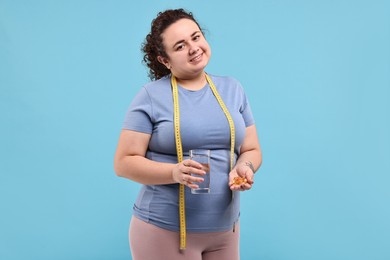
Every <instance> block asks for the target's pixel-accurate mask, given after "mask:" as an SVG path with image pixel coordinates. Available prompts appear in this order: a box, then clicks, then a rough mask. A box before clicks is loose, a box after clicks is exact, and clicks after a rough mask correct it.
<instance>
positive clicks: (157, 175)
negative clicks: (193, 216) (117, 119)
mask: <svg viewBox="0 0 390 260" xmlns="http://www.w3.org/2000/svg"><path fill="white" fill-rule="evenodd" d="M150 137H151V135H150V134H145V133H140V132H136V131H131V130H122V132H121V134H120V137H119V142H118V147H117V150H116V153H115V157H114V170H115V172H116V174H117V175H118V176H120V177H124V178H127V179H130V180H133V181H136V182H139V183H142V184H147V185H157V184H171V183H182V184H185V185H187V186H189V187H196V186H197V185H194V184H192V182H195V181H200V180H202V178H195V177H192V176H190V175H189V174H188V173H189V172H193V173H196V172H197V173H198V174H202V173H204V172H203V171H201V170H198V169H196V168H201V165H199V164H198V163H196V162H194V161H191V160H185V161H183V162H182V163H180V164H173V163H163V162H156V161H153V160H149V159H147V158H146V157H145V155H146V151H147V148H148V145H149V141H150Z"/></svg>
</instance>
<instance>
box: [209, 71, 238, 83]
mask: <svg viewBox="0 0 390 260" xmlns="http://www.w3.org/2000/svg"><path fill="white" fill-rule="evenodd" d="M208 75H209V76H210V77H211V79H212V80H213V82H215V83H217V82H218V83H223V84H239V85H241V84H240V82H239V81H238V80H237V79H236V78H234V77H231V76H217V75H213V74H208Z"/></svg>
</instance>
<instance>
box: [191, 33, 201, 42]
mask: <svg viewBox="0 0 390 260" xmlns="http://www.w3.org/2000/svg"><path fill="white" fill-rule="evenodd" d="M199 39H200V35H199V34H197V35H195V36H194V38H192V40H193V41H197V40H199Z"/></svg>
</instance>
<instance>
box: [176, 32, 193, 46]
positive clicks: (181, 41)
mask: <svg viewBox="0 0 390 260" xmlns="http://www.w3.org/2000/svg"><path fill="white" fill-rule="evenodd" d="M197 33H200V31H195V32H194V33H193V34H191V37H194V36H195V35H196V34H197ZM183 42H185V40H180V41H177V42H176V43H175V44H174V45H173V48H175V46H176V45H178V44H180V43H183Z"/></svg>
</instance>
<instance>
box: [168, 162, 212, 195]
mask: <svg viewBox="0 0 390 260" xmlns="http://www.w3.org/2000/svg"><path fill="white" fill-rule="evenodd" d="M191 173H192V174H198V175H205V174H206V172H205V171H204V170H202V165H201V164H200V163H198V162H196V161H193V160H184V161H182V162H181V163H178V164H176V166H175V168H173V170H172V178H173V180H174V181H175V182H177V183H180V184H183V185H185V186H187V187H189V188H191V189H197V188H199V186H198V185H197V184H195V183H196V182H203V181H204V180H203V178H201V177H195V176H191Z"/></svg>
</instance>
